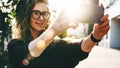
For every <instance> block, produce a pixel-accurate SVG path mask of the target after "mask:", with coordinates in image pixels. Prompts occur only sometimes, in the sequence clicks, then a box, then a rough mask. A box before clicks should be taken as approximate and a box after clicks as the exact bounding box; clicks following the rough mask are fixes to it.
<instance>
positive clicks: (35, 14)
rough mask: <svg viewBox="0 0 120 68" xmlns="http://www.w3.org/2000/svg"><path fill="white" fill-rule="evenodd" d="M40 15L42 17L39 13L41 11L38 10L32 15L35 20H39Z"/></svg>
mask: <svg viewBox="0 0 120 68" xmlns="http://www.w3.org/2000/svg"><path fill="white" fill-rule="evenodd" d="M40 15H41V14H40V12H39V11H36V10H34V11H33V13H32V16H33V17H34V18H39V16H40Z"/></svg>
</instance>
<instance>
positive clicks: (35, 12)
mask: <svg viewBox="0 0 120 68" xmlns="http://www.w3.org/2000/svg"><path fill="white" fill-rule="evenodd" d="M35 14H36V15H35ZM41 15H42V17H43V19H44V20H49V18H50V15H51V14H50V12H40V11H38V10H32V17H33V18H34V19H39V18H40V17H41Z"/></svg>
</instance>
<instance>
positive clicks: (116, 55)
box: [75, 46, 120, 68]
mask: <svg viewBox="0 0 120 68" xmlns="http://www.w3.org/2000/svg"><path fill="white" fill-rule="evenodd" d="M75 68H120V50H117V49H112V48H104V47H100V46H95V47H94V48H93V50H92V51H91V52H90V54H89V56H88V58H87V59H85V60H83V61H81V62H79V64H78V65H77V66H76V67H75Z"/></svg>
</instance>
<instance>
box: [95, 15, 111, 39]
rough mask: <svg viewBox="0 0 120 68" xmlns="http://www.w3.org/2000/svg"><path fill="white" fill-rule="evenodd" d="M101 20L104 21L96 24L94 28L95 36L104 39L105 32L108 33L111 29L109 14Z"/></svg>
mask: <svg viewBox="0 0 120 68" xmlns="http://www.w3.org/2000/svg"><path fill="white" fill-rule="evenodd" d="M101 21H103V23H102V24H97V23H96V24H94V28H93V36H94V37H95V38H96V39H99V40H100V39H102V38H103V36H104V35H105V34H107V33H108V31H109V29H110V25H109V20H108V15H104V16H103V17H102V18H101Z"/></svg>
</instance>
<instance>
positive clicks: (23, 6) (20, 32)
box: [13, 0, 48, 42]
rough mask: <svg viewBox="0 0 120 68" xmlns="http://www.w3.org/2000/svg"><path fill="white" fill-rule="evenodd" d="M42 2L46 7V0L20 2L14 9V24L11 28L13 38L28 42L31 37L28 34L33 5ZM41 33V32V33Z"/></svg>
mask: <svg viewBox="0 0 120 68" xmlns="http://www.w3.org/2000/svg"><path fill="white" fill-rule="evenodd" d="M38 2H42V3H45V4H47V5H48V1H47V0H20V2H19V3H18V5H17V7H16V23H15V27H13V33H14V34H13V38H17V39H21V40H23V41H25V42H30V41H31V40H32V39H33V37H32V35H31V33H30V23H29V22H30V17H31V13H32V9H33V8H34V6H35V4H36V3H38ZM41 33H42V32H41Z"/></svg>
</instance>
